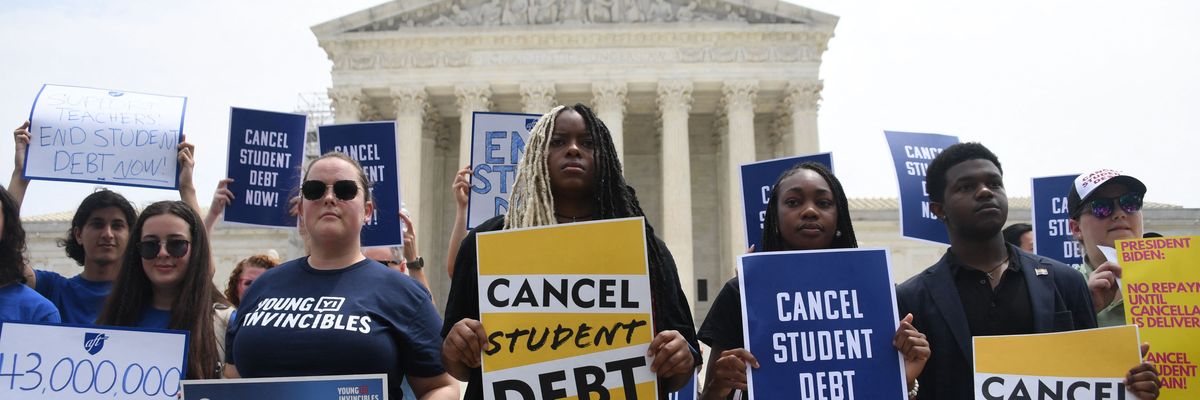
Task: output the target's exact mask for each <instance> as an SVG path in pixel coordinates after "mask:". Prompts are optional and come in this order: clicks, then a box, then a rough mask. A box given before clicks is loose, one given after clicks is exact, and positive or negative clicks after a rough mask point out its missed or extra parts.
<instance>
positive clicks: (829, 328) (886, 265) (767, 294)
mask: <svg viewBox="0 0 1200 400" xmlns="http://www.w3.org/2000/svg"><path fill="white" fill-rule="evenodd" d="M738 276H739V277H740V278H741V279H739V281H738V284H739V285H740V289H741V291H742V315H743V317H742V328H743V330H742V332H743V333H742V334H743V337H744V338H745V343H746V349H748V350H750V353H751V354H754V357H755V358H757V359H758V363H759V365H760V367H759V368H757V369H751V370H750V375H749V376H747V380H748V383H749V386H750V399H751V400H753V399H801V400H818V399H821V400H824V399H844V400H854V399H859V400H865V399H903V398H906V393H907V389H906V387H905V381H904V364H903V361H902V360H901V358H900V353H899V352H898V351H896V349H895V348H894V347H892V336H893V335H895V333H896V328H897V327H898V326H899V322H898V321H897V320H896V314H897V311H896V295H895V289H894V286H893V284H892V272H891V266H890V262H889V260H888V253H887V250H884V249H846V250H817V251H788V252H771V253H754V254H747V255H743V256H741V257H740V258H739V259H738Z"/></svg>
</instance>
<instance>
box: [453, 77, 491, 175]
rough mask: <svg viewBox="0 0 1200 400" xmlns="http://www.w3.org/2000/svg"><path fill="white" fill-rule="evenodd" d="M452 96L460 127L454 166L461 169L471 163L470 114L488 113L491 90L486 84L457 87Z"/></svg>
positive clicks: (456, 170)
mask: <svg viewBox="0 0 1200 400" xmlns="http://www.w3.org/2000/svg"><path fill="white" fill-rule="evenodd" d="M454 96H455V100H456V102H457V104H458V121H459V127H460V128H459V131H458V133H459V139H458V164H455V166H456V167H458V168H462V167H463V166H464V165H467V164H470V163H471V128H472V125H473V124H472V118H471V113H473V112H476V111H488V110H489V109H491V108H492V101H491V100H490V99H489V97H491V96H492V88H491V86H489V85H488V84H487V83H474V84H465V85H458V86H455V87H454ZM454 172H455V173H457V172H458V169H455V170H454Z"/></svg>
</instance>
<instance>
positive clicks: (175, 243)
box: [138, 239, 191, 260]
mask: <svg viewBox="0 0 1200 400" xmlns="http://www.w3.org/2000/svg"><path fill="white" fill-rule="evenodd" d="M190 244H191V242H188V241H187V240H184V239H167V241H166V242H161V241H158V240H147V241H144V242H141V243H138V254H141V256H142V259H144V260H153V259H155V258H158V251H159V250H160V249H162V248H163V246H166V247H167V255H169V256H171V257H174V258H179V257H183V255H184V254H187V252H188V246H189V245H190Z"/></svg>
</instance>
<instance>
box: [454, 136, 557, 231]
mask: <svg viewBox="0 0 1200 400" xmlns="http://www.w3.org/2000/svg"><path fill="white" fill-rule="evenodd" d="M541 117H542V116H541V115H538V114H514V113H498V112H475V113H474V114H473V115H472V117H471V169H472V172H471V193H470V196H469V197H468V200H467V229H471V228H474V227H476V226H478V225H479V224H481V223H483V221H487V220H488V219H491V218H492V217H495V216H497V215H501V214H507V213H508V196H509V192H510V191H511V189H512V187H513V184H514V183H516V179H517V162H519V161H520V160H521V154H523V153H525V140H526V139H528V138H529V130H531V129H533V125H535V124H537V120H538V118H541Z"/></svg>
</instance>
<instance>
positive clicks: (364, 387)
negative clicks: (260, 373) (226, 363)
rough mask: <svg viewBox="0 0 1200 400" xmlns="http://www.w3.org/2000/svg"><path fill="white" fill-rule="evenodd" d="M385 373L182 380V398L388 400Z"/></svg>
mask: <svg viewBox="0 0 1200 400" xmlns="http://www.w3.org/2000/svg"><path fill="white" fill-rule="evenodd" d="M387 392H388V385H387V375H386V374H362V375H330V376H299V377H291V378H252V379H209V380H191V379H189V380H185V381H183V400H240V399H288V400H351V399H352V400H387V398H388V396H387Z"/></svg>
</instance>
